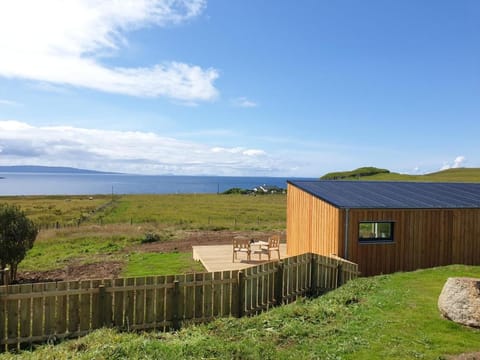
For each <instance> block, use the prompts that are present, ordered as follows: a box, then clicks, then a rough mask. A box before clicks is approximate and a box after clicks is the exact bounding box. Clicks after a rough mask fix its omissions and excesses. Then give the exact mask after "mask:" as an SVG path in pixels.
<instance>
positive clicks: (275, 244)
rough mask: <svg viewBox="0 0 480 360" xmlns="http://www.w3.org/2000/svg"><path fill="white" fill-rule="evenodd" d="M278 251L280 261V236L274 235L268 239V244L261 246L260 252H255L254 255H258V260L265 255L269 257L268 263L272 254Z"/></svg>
mask: <svg viewBox="0 0 480 360" xmlns="http://www.w3.org/2000/svg"><path fill="white" fill-rule="evenodd" d="M272 251H276V252H277V254H278V260H280V235H272V236H270V237H269V238H268V242H265V243H264V244H262V245H260V248H259V249H258V250H255V251H254V253H255V254H258V259H259V260H260V259H261V258H262V255H263V254H265V255H267V256H268V261H270V259H271V257H272V256H271V252H272Z"/></svg>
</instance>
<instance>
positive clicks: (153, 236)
mask: <svg viewBox="0 0 480 360" xmlns="http://www.w3.org/2000/svg"><path fill="white" fill-rule="evenodd" d="M157 241H160V235H158V234H157V233H153V232H149V233H146V234H145V236H144V238H143V239H142V241H141V242H142V244H146V243H152V242H157Z"/></svg>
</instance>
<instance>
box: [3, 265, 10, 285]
mask: <svg viewBox="0 0 480 360" xmlns="http://www.w3.org/2000/svg"><path fill="white" fill-rule="evenodd" d="M2 272H3V281H2V284H3V285H10V268H9V267H6V268H5V269H3V270H2Z"/></svg>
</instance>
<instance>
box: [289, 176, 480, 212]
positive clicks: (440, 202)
mask: <svg viewBox="0 0 480 360" xmlns="http://www.w3.org/2000/svg"><path fill="white" fill-rule="evenodd" d="M287 182H288V183H289V184H292V185H294V186H296V187H298V188H300V189H302V190H304V191H306V192H307V193H309V194H311V195H313V196H316V197H318V198H320V199H322V200H324V201H326V202H328V203H330V204H332V205H334V206H335V207H338V208H361V209H371V208H375V209H379V208H381V209H442V208H448V209H456V208H469V209H471V208H480V183H437V182H435V183H427V182H396V181H395V182H393V181H389V182H387V181H334V180H332V181H325V180H323V181H322V180H318V181H302V180H294V181H287Z"/></svg>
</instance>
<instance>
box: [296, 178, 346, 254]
mask: <svg viewBox="0 0 480 360" xmlns="http://www.w3.org/2000/svg"><path fill="white" fill-rule="evenodd" d="M343 218H344V216H343V211H342V210H340V209H338V208H336V207H334V206H332V205H330V204H328V203H327V202H325V201H322V200H320V199H318V198H317V197H314V196H312V195H310V194H308V193H307V192H305V191H303V190H300V189H298V188H297V187H296V186H294V185H292V184H288V191H287V254H288V255H289V256H294V255H300V254H303V253H307V252H312V253H316V254H319V255H326V256H328V255H331V254H336V255H338V256H343V233H344V231H343V222H344V220H343Z"/></svg>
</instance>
